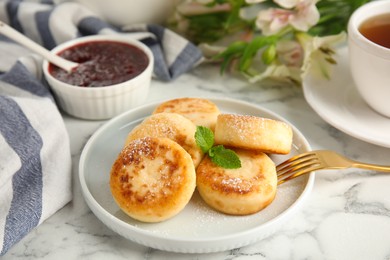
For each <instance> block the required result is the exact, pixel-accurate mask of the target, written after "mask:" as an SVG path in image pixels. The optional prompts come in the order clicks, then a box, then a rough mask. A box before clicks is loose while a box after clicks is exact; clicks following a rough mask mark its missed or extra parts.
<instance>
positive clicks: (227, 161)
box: [208, 145, 241, 169]
mask: <svg viewBox="0 0 390 260" xmlns="http://www.w3.org/2000/svg"><path fill="white" fill-rule="evenodd" d="M208 154H209V156H210V158H211V161H212V162H213V163H215V164H216V165H218V166H221V167H222V168H225V169H237V168H240V167H241V161H240V158H239V157H238V155H237V154H236V153H235V152H234V151H233V150H230V149H226V148H225V147H224V146H223V145H217V146H214V147H212V148H211V149H210V150H209V153H208Z"/></svg>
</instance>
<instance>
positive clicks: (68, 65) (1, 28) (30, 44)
mask: <svg viewBox="0 0 390 260" xmlns="http://www.w3.org/2000/svg"><path fill="white" fill-rule="evenodd" d="M0 33H2V34H4V35H5V36H7V37H8V38H10V39H12V40H14V41H16V42H18V43H20V44H22V45H23V46H25V47H27V48H28V49H30V50H32V51H34V52H36V53H38V54H40V55H41V56H42V57H43V58H45V59H46V60H48V61H49V62H51V63H53V64H54V65H56V66H58V67H60V68H61V69H63V70H65V71H67V72H69V73H70V72H72V71H73V70H74V69H75V68H76V67H77V66H78V65H79V64H78V63H76V62H72V61H69V60H66V59H64V58H61V57H60V56H58V55H56V54H54V53H51V52H50V51H48V50H47V49H45V48H43V47H42V46H41V45H39V44H37V43H36V42H34V41H32V40H31V39H29V38H28V37H26V36H24V35H23V34H21V33H20V32H18V31H17V30H15V29H13V28H12V27H11V26H9V25H7V24H6V23H4V22H2V21H0Z"/></svg>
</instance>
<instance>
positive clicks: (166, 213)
mask: <svg viewBox="0 0 390 260" xmlns="http://www.w3.org/2000/svg"><path fill="white" fill-rule="evenodd" d="M195 185H196V177H195V168H194V165H193V163H192V159H191V157H190V155H189V154H188V153H187V152H186V151H185V150H184V149H183V148H182V147H181V146H180V145H178V144H177V143H176V142H174V141H172V140H171V139H168V138H153V137H146V138H143V139H137V140H134V141H132V142H130V143H129V144H128V145H127V146H126V147H125V148H123V150H122V151H121V152H120V154H119V156H118V158H117V159H116V161H115V163H114V164H113V166H112V169H111V175H110V187H111V192H112V195H113V197H114V199H115V201H116V203H117V204H118V206H119V207H120V208H121V209H122V210H123V211H124V212H125V213H126V214H127V215H129V216H130V217H132V218H134V219H137V220H139V221H143V222H159V221H163V220H166V219H169V218H171V217H173V216H175V215H176V214H178V213H179V212H180V211H181V210H182V209H183V208H184V207H185V206H186V204H187V203H188V202H189V200H190V199H191V196H192V194H193V192H194V190H195Z"/></svg>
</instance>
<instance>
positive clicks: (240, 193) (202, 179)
mask: <svg viewBox="0 0 390 260" xmlns="http://www.w3.org/2000/svg"><path fill="white" fill-rule="evenodd" d="M234 150H235V152H236V153H237V155H238V156H239V158H240V160H241V164H242V166H241V168H238V169H224V168H221V167H219V166H218V165H216V164H214V163H213V162H212V161H211V160H210V158H209V157H205V158H204V159H203V160H202V162H201V163H200V164H199V166H198V168H197V170H196V183H197V189H198V191H199V194H200V196H201V197H202V198H203V200H204V201H205V202H206V203H207V204H208V205H209V206H210V207H212V208H214V209H216V210H218V211H220V212H223V213H226V214H231V215H247V214H253V213H256V212H258V211H260V210H262V209H263V208H265V207H266V206H268V205H269V204H270V203H271V202H272V201H273V199H274V197H275V194H276V186H277V176H276V170H275V164H274V162H273V161H272V160H271V159H270V158H269V157H268V156H267V155H266V154H265V153H263V152H259V151H254V150H243V149H234Z"/></svg>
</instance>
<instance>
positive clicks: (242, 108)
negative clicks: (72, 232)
mask: <svg viewBox="0 0 390 260" xmlns="http://www.w3.org/2000/svg"><path fill="white" fill-rule="evenodd" d="M210 100H211V101H213V102H214V103H215V104H217V106H218V107H219V108H220V110H221V111H222V112H227V113H238V114H247V115H255V116H261V117H268V118H273V119H278V120H284V119H283V118H281V117H279V116H278V115H276V114H274V113H272V112H270V111H268V110H265V109H263V108H261V107H258V106H255V105H252V104H249V103H245V102H241V101H236V100H230V99H210ZM156 105H157V104H150V105H146V106H142V107H139V108H137V109H133V110H131V111H128V112H126V113H124V114H122V115H120V116H118V117H116V118H114V119H112V120H110V121H109V122H107V123H106V124H105V125H104V126H102V127H101V128H100V129H99V130H98V131H96V133H95V134H94V135H93V136H92V137H91V138H90V140H89V141H88V142H87V144H86V145H85V147H84V150H83V152H82V154H81V158H80V165H79V174H80V182H81V188H82V192H83V195H84V198H85V200H86V202H87V204H88V205H89V207H90V208H91V210H92V211H93V212H94V214H95V215H96V216H97V217H98V218H99V219H100V220H101V221H102V222H103V223H105V224H106V225H107V226H108V227H109V228H111V229H112V230H114V231H115V232H117V233H119V234H120V235H122V236H123V237H125V238H127V239H130V240H132V241H134V242H137V243H139V244H142V245H145V246H149V247H153V248H156V249H160V250H165V251H173V252H182V253H208V252H217V251H225V250H229V249H233V248H239V247H242V246H245V245H248V244H251V243H254V242H256V241H258V240H260V239H263V238H265V237H267V236H269V235H271V234H272V233H273V232H275V231H276V230H277V229H278V228H279V227H280V226H281V224H282V223H284V222H285V221H286V220H288V219H289V218H290V217H291V216H292V215H293V214H294V213H295V212H296V210H297V209H298V208H299V206H301V205H302V203H303V202H304V200H305V198H307V196H308V194H309V192H310V190H311V188H312V186H313V181H314V175H313V174H311V175H307V176H302V177H300V178H297V179H295V180H293V181H291V182H288V183H285V184H283V185H281V186H279V187H278V191H277V195H276V198H275V200H274V201H273V202H272V203H271V205H270V206H268V207H267V208H266V209H264V210H262V211H260V212H259V213H257V214H254V215H250V216H228V215H224V214H222V213H218V212H216V211H214V210H213V209H211V208H209V207H208V206H207V205H206V204H205V203H204V202H203V201H202V199H201V198H200V197H199V195H198V194H197V192H195V194H194V196H193V198H192V199H191V201H190V202H189V204H187V206H186V207H185V208H184V210H183V211H181V212H180V213H179V214H178V215H177V216H175V217H174V218H172V219H169V220H167V221H165V222H161V223H156V224H150V223H141V222H138V221H136V220H133V219H132V218H130V217H128V216H127V215H125V214H124V213H123V212H122V211H121V210H120V209H119V207H118V206H117V205H116V203H115V202H114V200H113V198H112V195H111V192H110V188H109V174H110V169H111V165H112V164H113V162H114V161H115V159H116V157H117V155H118V154H119V152H120V150H121V148H122V146H123V144H124V141H125V138H126V136H127V134H128V132H129V131H130V130H131V129H132V128H133V127H134V126H135V125H137V124H139V123H140V122H141V121H142V120H143V119H144V118H145V117H146V116H149V115H150V114H151V112H152V111H153V109H154V108H155V107H156ZM284 121H285V120H284ZM293 130H294V140H293V149H292V152H291V154H290V155H285V156H272V159H273V160H274V161H275V162H276V163H279V162H281V161H283V160H285V159H287V158H288V157H290V156H291V155H294V154H297V153H300V152H305V151H308V150H310V146H309V144H308V142H307V140H306V139H305V138H304V137H303V135H302V134H301V133H300V132H299V131H298V130H297V129H296V128H295V127H293Z"/></svg>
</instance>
